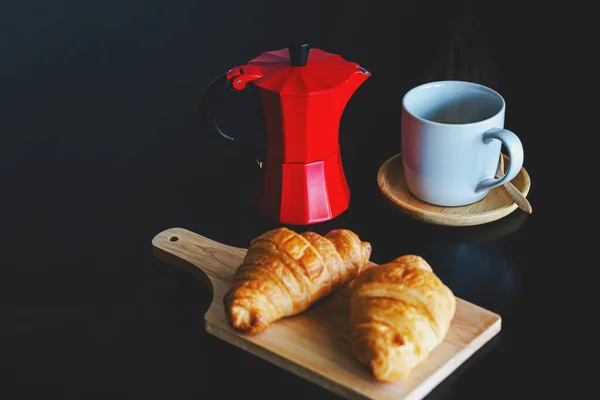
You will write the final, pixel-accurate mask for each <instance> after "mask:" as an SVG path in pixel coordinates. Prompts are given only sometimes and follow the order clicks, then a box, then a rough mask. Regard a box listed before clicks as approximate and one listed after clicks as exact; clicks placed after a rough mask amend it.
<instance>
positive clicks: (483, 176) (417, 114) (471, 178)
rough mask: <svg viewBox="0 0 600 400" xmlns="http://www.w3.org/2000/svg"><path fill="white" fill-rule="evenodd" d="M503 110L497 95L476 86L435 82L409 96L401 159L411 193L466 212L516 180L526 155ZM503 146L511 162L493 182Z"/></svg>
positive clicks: (405, 105)
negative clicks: (464, 207) (471, 205)
mask: <svg viewBox="0 0 600 400" xmlns="http://www.w3.org/2000/svg"><path fill="white" fill-rule="evenodd" d="M505 109H506V104H505V102H504V99H503V98H502V96H500V94H499V93H497V92H496V91H494V90H492V89H490V88H488V87H485V86H482V85H479V84H476V83H472V82H463V81H440V82H431V83H426V84H423V85H420V86H417V87H415V88H413V89H411V90H410V91H408V92H407V93H406V94H405V95H404V99H403V101H402V127H401V129H402V131H401V137H402V149H401V153H402V162H403V165H404V173H405V177H406V183H407V185H408V189H409V190H410V192H411V193H412V194H413V195H414V196H415V197H417V198H419V199H421V200H422V201H425V202H427V203H430V204H434V205H439V206H463V205H467V204H472V203H475V202H477V201H479V200H481V199H483V198H484V197H485V196H486V195H487V194H488V192H489V191H490V189H492V188H494V187H496V186H500V185H502V184H504V183H506V182H509V181H510V180H512V179H513V178H514V177H515V176H516V175H517V174H518V173H519V171H520V170H521V168H522V167H523V157H524V153H523V145H522V143H521V140H520V139H519V138H518V137H517V135H516V134H514V133H513V132H511V131H509V130H507V129H504V112H505ZM436 121H437V122H436ZM440 121H441V122H440ZM502 144H504V147H505V149H506V152H507V153H508V154H507V155H508V156H509V158H510V160H509V163H508V165H507V164H506V163H505V170H506V173H505V174H504V176H503V177H500V178H495V175H496V168H497V166H498V161H499V159H500V158H499V157H500V154H501V150H502Z"/></svg>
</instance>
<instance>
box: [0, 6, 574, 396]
mask: <svg viewBox="0 0 600 400" xmlns="http://www.w3.org/2000/svg"><path fill="white" fill-rule="evenodd" d="M109 3H110V2H109ZM109 3H106V2H100V3H89V2H76V1H66V2H61V3H60V6H58V5H56V6H52V7H50V6H48V4H47V2H43V1H41V0H33V1H28V2H17V1H10V0H9V1H8V2H3V3H2V5H0V27H1V28H0V30H2V32H3V33H4V34H3V35H2V36H1V37H0V50H2V55H3V62H2V63H0V82H2V84H1V87H2V90H0V104H1V105H2V107H0V132H1V135H2V145H1V146H0V166H1V167H2V168H0V182H1V183H2V184H1V189H0V190H1V194H2V196H1V198H0V203H1V205H2V207H1V209H2V213H1V214H0V215H1V218H2V219H1V221H2V227H3V229H2V230H0V250H1V252H2V254H3V265H2V269H1V271H2V276H1V277H0V326H1V329H0V397H2V398H3V399H32V398H35V399H37V398H39V399H48V400H50V399H61V400H63V399H77V400H80V399H85V400H87V399H111V400H112V399H125V398H126V399H138V398H140V399H154V398H156V399H176V400H183V399H212V398H225V399H228V398H237V397H241V396H244V397H248V396H251V395H257V396H260V397H261V398H264V399H280V398H282V396H283V394H286V395H287V394H289V393H294V394H297V395H299V396H304V397H310V398H314V399H329V398H331V399H334V398H336V396H335V395H333V394H331V393H329V392H328V391H326V390H325V389H323V388H321V387H318V386H316V385H313V384H310V383H308V382H307V381H305V380H303V379H300V378H298V377H296V376H294V375H293V374H291V373H289V372H287V371H283V370H281V369H279V368H278V367H275V366H273V365H271V364H269V363H267V362H264V361H262V360H260V359H258V358H256V357H255V356H253V355H251V354H247V353H245V352H243V351H240V350H239V349H238V348H235V347H233V346H231V345H229V344H227V343H225V342H222V341H220V340H219V339H216V338H214V337H212V336H210V335H209V334H207V333H206V332H205V330H204V326H203V315H204V312H205V311H206V309H207V308H208V305H209V303H210V300H211V298H210V293H209V292H208V290H207V289H206V287H205V286H204V284H203V283H202V282H201V281H200V280H198V279H196V278H195V277H194V276H191V275H190V274H188V273H186V272H185V271H182V270H180V269H178V268H175V267H173V266H171V265H169V264H167V263H164V262H162V261H160V260H158V259H156V258H155V257H153V255H152V249H151V240H152V238H153V237H154V235H156V234H157V233H158V232H160V231H162V230H164V229H167V228H171V227H177V226H179V227H183V228H186V229H189V230H191V231H194V232H196V233H199V234H201V235H204V236H207V237H209V238H212V239H214V240H217V241H219V242H223V243H226V244H229V245H232V246H238V247H247V246H248V243H249V241H250V239H252V238H253V237H255V236H256V235H258V234H260V233H262V232H263V231H264V230H266V229H269V228H271V227H274V226H275V224H273V223H271V222H269V221H265V220H263V219H262V218H261V217H260V216H258V215H257V214H256V212H255V210H254V208H253V207H252V205H251V204H250V202H249V201H248V198H249V197H248V196H249V193H250V192H251V190H252V187H253V184H254V183H255V182H256V179H257V177H258V173H259V171H258V170H257V169H256V167H255V157H256V154H255V152H254V149H253V148H252V147H251V146H250V147H249V146H248V143H247V142H252V140H254V139H256V138H259V137H260V129H259V128H258V127H259V126H260V121H258V120H257V119H256V115H255V113H254V109H253V106H252V105H251V104H252V103H250V102H251V100H252V99H251V98H250V97H251V96H250V95H245V94H242V95H240V96H233V97H234V98H233V99H231V101H232V102H233V104H232V105H231V107H230V108H227V109H225V110H223V114H222V121H223V128H224V129H225V130H226V131H228V132H232V135H234V136H235V135H237V136H238V137H240V138H247V140H240V141H239V142H237V141H236V142H227V141H225V140H224V139H223V138H221V137H217V136H216V135H214V136H213V135H207V134H206V132H205V131H204V130H203V129H202V127H201V126H200V124H199V121H198V115H197V107H198V99H199V95H200V93H201V91H202V89H203V88H204V87H205V85H206V84H208V82H209V81H210V80H211V79H212V78H214V77H215V76H217V75H218V74H221V73H222V72H224V71H226V70H227V69H228V68H230V67H232V66H234V65H239V64H242V63H244V62H246V61H248V60H249V59H251V58H253V57H255V56H257V55H258V54H260V53H261V52H262V51H265V50H267V49H277V48H282V47H284V46H285V45H286V43H287V41H288V40H289V38H291V37H294V36H309V37H311V38H313V39H314V40H313V42H314V45H315V46H316V47H320V48H323V49H326V50H328V51H331V52H334V53H338V54H341V55H342V56H344V57H345V58H347V59H348V60H353V61H356V62H359V63H360V64H361V65H363V66H364V67H365V68H367V69H368V70H369V71H370V72H371V73H372V74H373V76H372V78H370V79H369V80H368V81H367V82H366V83H365V84H364V85H363V87H361V88H359V90H358V91H357V92H356V94H355V95H354V96H353V98H352V99H351V101H350V102H349V103H348V105H347V107H346V110H345V112H344V115H343V117H342V121H341V126H340V145H341V153H342V161H343V163H344V168H345V172H346V176H347V178H348V183H349V185H350V189H351V192H352V197H351V204H350V208H349V210H348V211H347V212H345V213H343V214H342V215H340V216H339V217H338V218H336V219H334V220H332V221H329V222H327V223H324V224H320V225H317V226H313V227H311V229H314V230H316V231H318V232H322V233H325V232H327V231H328V230H330V229H333V228H336V227H345V228H349V229H352V230H354V231H356V232H357V234H359V235H360V236H361V237H362V238H364V239H366V240H369V241H370V242H371V243H372V245H373V253H372V260H373V261H374V262H377V263H383V262H386V261H389V260H391V259H393V258H395V257H397V256H399V255H402V254H406V253H415V254H420V255H422V256H423V257H424V258H425V259H427V260H428V261H429V262H430V263H431V265H432V266H433V268H434V269H435V271H436V272H437V273H438V274H439V275H440V277H441V278H442V279H443V280H444V281H445V282H447V284H448V285H449V286H450V287H451V288H452V290H453V291H454V292H455V293H456V295H457V296H459V297H462V298H463V299H465V300H467V301H470V302H473V303H475V304H478V305H481V306H483V307H485V308H488V309H490V310H492V311H494V312H497V313H499V314H500V315H501V316H502V318H503V325H502V331H501V333H500V335H499V336H498V337H497V338H495V339H494V340H493V341H492V342H490V343H488V344H487V345H486V346H485V347H484V349H482V351H480V352H478V353H476V355H475V356H474V357H473V358H472V359H471V360H469V361H468V362H467V363H465V365H464V366H463V367H461V368H459V370H457V371H456V372H455V373H454V374H452V375H451V376H450V377H449V378H448V379H447V380H446V381H444V382H443V383H442V384H441V385H440V386H439V387H438V388H437V389H435V390H434V392H433V393H432V394H431V396H430V397H431V398H444V399H449V398H451V399H453V398H460V399H465V398H474V399H481V398H486V399H492V398H494V399H495V398H498V399H504V398H511V397H513V396H514V395H515V394H519V395H528V394H530V393H532V394H537V395H539V394H540V393H541V391H542V390H543V389H548V388H550V390H552V391H553V392H555V391H556V386H557V385H558V384H559V383H560V382H558V381H557V383H555V384H553V385H552V387H549V386H547V385H544V384H543V383H544V380H548V375H543V374H541V375H540V376H541V377H537V376H532V375H531V374H530V372H531V371H532V370H539V369H541V368H544V372H546V371H547V370H554V369H555V368H551V367H550V365H551V364H552V360H554V358H552V360H550V361H548V362H547V360H548V357H550V356H549V354H550V355H551V356H552V357H558V356H555V355H554V354H555V353H552V352H551V353H549V352H548V349H549V348H555V347H552V346H549V347H546V346H545V343H547V342H548V341H549V340H551V339H549V338H552V336H551V334H553V333H556V332H554V331H552V332H547V329H545V330H542V329H541V328H540V327H542V326H543V327H547V326H548V324H549V322H548V321H551V320H550V319H545V318H544V317H545V316H546V315H548V314H550V313H552V310H553V308H552V307H550V306H548V304H547V303H546V301H547V300H548V299H552V298H553V297H552V296H544V295H543V294H541V293H540V292H542V291H543V290H544V288H548V287H551V286H550V285H547V278H548V277H551V276H552V275H553V273H551V272H549V271H550V270H551V268H558V267H557V265H558V263H556V262H554V259H553V257H554V252H555V251H557V250H559V248H558V246H556V247H552V243H553V242H550V241H545V240H546V239H544V241H540V240H539V239H538V238H539V237H542V236H544V237H545V236H547V234H548V233H549V232H550V233H551V234H550V236H551V239H552V236H553V232H554V231H555V226H554V225H553V224H554V219H553V218H554V217H555V215H556V209H557V208H555V207H553V206H552V205H550V203H549V201H550V197H552V196H549V195H548V193H549V191H551V190H552V186H551V185H550V184H549V181H550V179H551V176H550V174H544V171H545V169H546V167H547V164H546V161H547V158H546V157H547V154H548V150H547V149H546V148H545V147H542V146H536V143H537V142H536V143H534V140H535V139H536V137H537V136H538V135H540V132H543V134H544V135H550V133H549V132H554V131H553V130H552V129H550V128H553V127H554V125H552V126H543V125H542V124H545V123H548V124H550V123H554V121H552V120H551V119H549V118H546V116H547V114H548V110H555V108H552V107H553V104H554V103H553V102H554V101H555V96H553V95H551V94H549V93H547V92H546V90H547V89H545V88H546V85H545V84H544V82H546V79H545V78H546V77H551V78H552V79H554V78H556V77H557V76H560V75H559V74H558V72H555V70H554V69H553V68H555V67H556V62H557V61H556V58H555V56H554V54H553V53H552V52H550V51H546V49H547V48H548V46H545V45H540V43H546V41H545V36H544V35H546V34H547V32H551V31H554V30H555V28H556V27H555V26H552V29H546V28H547V25H544V24H550V22H549V21H554V20H553V19H552V18H550V17H548V18H543V19H540V18H538V17H539V13H538V11H539V10H537V9H534V8H532V9H531V10H530V9H527V7H525V5H524V4H522V3H517V2H511V1H508V2H503V3H502V5H498V4H497V3H492V2H471V1H462V2H459V3H458V4H457V3H456V2H442V1H439V0H438V1H436V0H427V1H419V2H417V1H410V0H408V1H402V2H394V6H393V7H394V10H393V12H392V11H391V10H390V7H392V6H391V5H390V2H371V3H369V4H366V3H365V2H358V1H344V2H342V1H339V0H335V1H329V2H317V1H316V0H307V2H305V3H303V5H302V6H299V7H296V8H295V12H294V13H290V12H288V9H287V8H286V7H287V6H288V5H287V3H286V2H276V1H271V0H260V1H259V2H258V3H257V2H242V1H239V2H234V3H232V2H219V1H207V2H198V1H181V2H144V4H143V6H142V4H141V3H138V2H134V1H130V0H126V1H121V2H117V3H114V4H109ZM367 6H368V7H367ZM489 7H492V8H493V12H490V11H489ZM544 12H545V13H549V12H550V10H549V9H544ZM545 15H546V14H545ZM534 17H535V18H534ZM533 20H534V21H535V22H536V25H535V29H533V28H532V25H531V21H533ZM507 21H508V22H507ZM501 28H502V29H501ZM561 32H562V30H561ZM561 34H562V33H561ZM532 43H535V44H536V46H533V44H532ZM548 43H550V42H548ZM532 47H535V50H536V51H532ZM531 76H536V79H535V80H532V79H531ZM436 79H464V80H472V81H476V82H480V83H483V84H485V85H487V86H490V87H492V88H494V89H497V90H498V91H499V92H500V93H501V94H502V95H503V96H504V97H505V100H506V102H507V114H506V127H507V128H508V129H511V130H514V131H515V133H517V134H519V135H520V137H521V139H522V141H523V144H524V148H525V164H524V165H525V166H526V168H527V170H528V172H529V174H530V176H531V180H532V186H531V191H530V193H529V195H528V199H529V200H530V201H531V203H532V206H533V208H534V212H533V214H531V215H526V214H525V213H523V212H522V211H521V210H515V211H514V212H513V213H511V214H510V215H509V216H507V217H505V218H503V219H501V220H498V221H495V222H492V223H489V224H486V225H481V226H473V227H442V226H434V225H427V224H424V223H420V222H418V221H415V220H412V219H410V218H409V217H407V216H405V215H404V214H402V213H401V212H399V211H398V210H396V209H394V208H393V207H392V206H391V205H390V204H388V203H386V201H385V200H384V199H383V197H382V196H381V194H380V193H379V190H378V188H377V183H376V176H377V171H378V169H379V166H380V165H381V163H383V162H384V161H385V160H387V159H388V158H389V157H391V156H392V155H394V154H396V153H398V152H399V151H400V148H399V146H400V131H399V127H400V106H401V100H402V96H403V94H404V93H405V92H406V91H407V90H409V89H410V88H412V87H413V86H415V85H417V84H419V83H423V82H426V81H431V80H436ZM540 109H541V110H542V111H543V112H540ZM552 112H553V111H550V113H552ZM557 114H558V113H557ZM546 137H547V136H546ZM548 142H552V140H548ZM550 193H551V192H550ZM296 228H297V227H296ZM551 271H553V272H554V274H555V275H560V274H556V273H555V271H556V269H554V270H551ZM546 290H548V289H546ZM544 293H545V292H544ZM540 332H543V333H542V334H540ZM544 340H545V341H544ZM564 341H565V338H564V337H561V338H560V341H557V342H554V343H552V345H554V346H556V343H564ZM542 343H543V345H542ZM537 352H540V353H541V354H545V356H544V357H538V356H537V354H538V353H537ZM560 368H563V369H564V368H568V366H566V367H565V366H564V365H563V366H562V367H560ZM15 393H16V394H15ZM528 397H529V396H528ZM531 397H534V396H533V395H532V396H531Z"/></svg>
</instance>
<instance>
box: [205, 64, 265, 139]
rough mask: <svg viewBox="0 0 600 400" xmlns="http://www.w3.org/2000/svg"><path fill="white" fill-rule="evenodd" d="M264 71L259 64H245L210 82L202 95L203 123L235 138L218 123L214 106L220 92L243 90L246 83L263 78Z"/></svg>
mask: <svg viewBox="0 0 600 400" xmlns="http://www.w3.org/2000/svg"><path fill="white" fill-rule="evenodd" d="M262 76H263V75H262V73H261V72H260V69H259V68H258V67H257V66H254V65H244V66H241V67H235V68H232V69H230V70H229V71H227V72H226V73H224V74H222V75H219V76H218V77H216V78H215V79H213V80H212V82H210V83H209V84H208V85H207V86H206V88H205V89H204V92H203V93H202V96H201V97H200V106H199V110H200V118H201V121H202V123H204V124H205V125H206V126H208V127H209V129H214V130H215V131H217V133H218V134H219V135H221V136H223V137H224V138H225V139H228V140H233V137H231V136H229V135H227V134H226V133H225V132H223V130H222V129H221V128H220V127H219V125H218V124H217V118H216V116H215V112H214V106H215V105H216V103H217V101H216V100H217V98H218V96H219V94H220V93H223V92H224V91H229V92H239V91H241V90H243V89H244V88H245V87H246V85H247V84H248V83H249V82H251V81H253V80H256V79H260V78H262Z"/></svg>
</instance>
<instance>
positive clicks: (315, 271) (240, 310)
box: [223, 228, 371, 334]
mask: <svg viewBox="0 0 600 400" xmlns="http://www.w3.org/2000/svg"><path fill="white" fill-rule="evenodd" d="M370 256H371V245H370V244H369V243H368V242H362V241H361V240H360V239H359V237H358V236H357V235H356V234H355V233H354V232H352V231H350V230H347V229H335V230H332V231H330V232H329V233H327V234H326V235H325V236H321V235H319V234H317V233H315V232H304V233H302V234H298V233H296V232H294V231H293V230H291V229H288V228H277V229H273V230H270V231H267V232H265V233H263V234H262V235H260V236H258V237H257V238H255V239H253V240H252V241H251V242H250V248H249V249H248V252H247V253H246V256H245V257H244V260H243V262H242V264H241V265H240V266H239V267H238V268H237V270H236V272H235V275H234V279H233V286H232V287H231V289H229V290H228V292H227V293H226V294H225V296H224V299H223V303H224V306H225V313H226V315H227V319H228V321H229V323H230V324H231V325H232V326H233V327H234V328H236V329H238V330H240V331H242V332H244V333H250V334H256V333H259V332H262V331H264V330H265V329H267V328H268V327H269V326H270V324H271V323H273V322H274V321H277V320H279V319H281V318H284V317H288V316H292V315H295V314H298V313H300V312H302V311H305V310H307V309H308V308H309V307H310V306H311V305H312V304H314V303H315V302H316V301H317V300H319V299H321V298H323V297H325V296H327V295H329V294H331V293H332V292H333V291H334V290H336V289H337V288H339V287H340V286H342V285H344V284H345V283H347V282H349V281H351V280H353V279H354V278H355V277H356V276H357V275H358V273H359V272H360V271H361V270H362V268H363V267H364V266H365V264H366V263H367V261H368V260H369V257H370Z"/></svg>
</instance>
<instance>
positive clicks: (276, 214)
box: [201, 40, 370, 225]
mask: <svg viewBox="0 0 600 400" xmlns="http://www.w3.org/2000/svg"><path fill="white" fill-rule="evenodd" d="M369 76H370V73H369V72H368V71H367V70H365V69H364V68H362V67H361V66H359V65H358V64H356V63H353V62H349V61H346V60H344V59H343V58H342V57H340V56H339V55H336V54H332V53H327V52H325V51H322V50H319V49H316V48H310V46H309V44H308V43H306V42H304V41H300V40H295V41H292V43H290V45H289V46H288V48H284V49H281V50H276V51H267V52H264V53H262V54H261V55H260V56H258V57H256V58H255V59H253V60H250V61H249V62H248V63H247V64H246V65H242V66H238V67H234V68H232V69H230V70H229V71H228V72H226V73H225V74H223V75H222V76H220V77H218V78H216V79H215V80H213V81H212V82H211V83H210V84H209V85H208V86H207V88H206V89H205V91H204V94H203V98H202V104H204V105H205V106H204V107H202V106H201V109H203V108H204V109H205V111H204V118H205V120H206V121H207V122H209V123H210V124H211V126H212V127H214V128H215V129H216V130H217V131H218V132H219V133H220V134H221V135H222V136H224V137H225V138H227V139H232V138H231V137H230V136H228V135H226V134H225V133H223V132H222V131H221V129H220V128H219V127H218V126H217V125H216V123H215V120H214V117H213V115H211V113H210V112H209V111H206V110H208V107H207V106H206V104H207V102H209V101H210V100H211V98H213V97H214V95H213V94H214V92H215V91H217V90H220V89H217V88H218V87H222V86H227V87H229V88H230V89H232V90H235V91H239V90H243V89H244V88H246V86H247V85H248V84H252V85H254V86H255V87H256V88H257V89H258V94H259V96H260V99H261V102H262V108H263V110H264V120H265V128H266V135H267V138H266V156H265V159H264V162H263V163H262V168H263V169H264V182H263V184H262V185H261V193H259V196H258V200H257V201H258V204H257V206H258V209H259V212H260V214H262V215H263V216H265V217H267V218H269V219H272V220H276V221H278V222H280V223H283V224H292V225H308V224H314V223H319V222H324V221H327V220H330V219H332V218H335V217H336V216H338V215H340V214H341V213H343V212H344V211H345V210H347V209H348V205H349V201H350V189H349V187H348V183H347V182H346V176H345V174H344V169H343V166H342V159H341V154H340V146H339V126H340V120H341V117H342V114H343V112H344V109H345V107H346V104H347V103H348V101H349V100H350V98H351V97H352V95H353V94H354V92H355V91H356V89H358V87H359V86H360V85H361V84H362V83H363V82H364V81H365V80H366V79H367V78H368V77H369Z"/></svg>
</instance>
